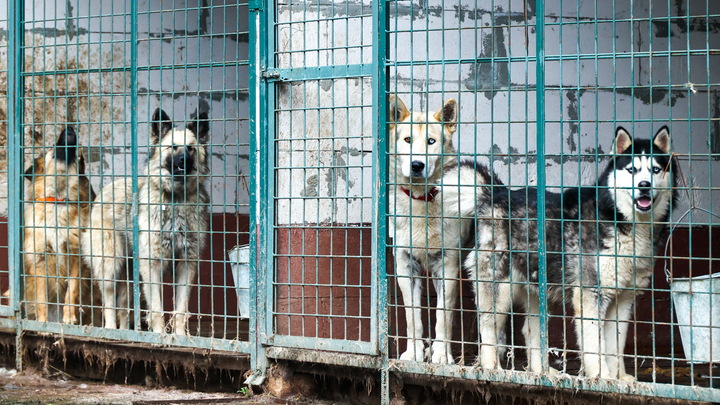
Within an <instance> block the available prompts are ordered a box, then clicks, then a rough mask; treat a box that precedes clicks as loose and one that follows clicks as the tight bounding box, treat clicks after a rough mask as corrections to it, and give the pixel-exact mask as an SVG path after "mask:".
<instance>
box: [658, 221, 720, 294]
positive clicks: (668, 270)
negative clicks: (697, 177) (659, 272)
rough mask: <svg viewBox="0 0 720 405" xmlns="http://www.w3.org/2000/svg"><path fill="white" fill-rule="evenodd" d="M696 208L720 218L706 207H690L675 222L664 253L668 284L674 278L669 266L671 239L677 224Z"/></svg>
mask: <svg viewBox="0 0 720 405" xmlns="http://www.w3.org/2000/svg"><path fill="white" fill-rule="evenodd" d="M695 210H698V211H702V212H704V213H706V214H708V215H711V216H713V217H715V218H718V219H720V215H717V214H715V213H713V212H711V211H708V210H706V209H704V208H700V207H690V208H689V209H688V210H687V211H685V213H684V214H682V216H681V217H680V219H678V220H677V221H676V222H675V223H674V224H673V226H672V227H671V228H670V235H668V238H667V241H665V254H664V257H665V279H666V280H667V282H668V284H670V280H671V279H672V273H671V272H670V269H669V268H668V262H669V261H670V260H669V259H668V246H670V240H671V239H672V235H673V232H674V231H675V228H677V226H678V225H680V223H681V222H682V221H683V219H685V217H686V216H688V215H689V214H690V213H691V212H693V211H695Z"/></svg>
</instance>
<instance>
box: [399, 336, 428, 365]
mask: <svg viewBox="0 0 720 405" xmlns="http://www.w3.org/2000/svg"><path fill="white" fill-rule="evenodd" d="M414 346H415V348H414V350H413V344H412V343H409V342H408V348H407V350H405V352H404V353H403V354H401V355H400V360H404V361H417V362H422V361H425V350H424V347H425V345H424V344H423V342H422V341H421V340H418V341H416V342H415V345H414Z"/></svg>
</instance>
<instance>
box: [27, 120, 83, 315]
mask: <svg viewBox="0 0 720 405" xmlns="http://www.w3.org/2000/svg"><path fill="white" fill-rule="evenodd" d="M25 178H27V179H28V180H29V181H30V182H31V183H32V188H31V189H30V195H29V198H30V199H32V204H29V205H28V206H27V207H26V208H25V215H24V221H25V241H24V242H25V275H26V277H25V301H27V302H28V306H27V314H28V315H29V316H31V317H32V316H33V315H34V316H35V319H36V320H38V321H40V322H47V321H48V303H57V301H58V300H57V299H56V298H55V297H57V296H58V295H60V296H64V301H63V303H64V306H63V316H62V321H63V322H64V323H69V324H76V323H78V321H79V320H80V319H78V309H79V308H80V305H81V304H82V305H91V304H92V302H91V297H90V293H91V281H90V268H89V267H87V266H85V265H84V263H82V261H81V260H80V229H81V228H84V227H86V226H87V225H88V223H89V216H90V203H91V202H92V200H93V199H94V198H95V193H94V192H93V189H92V187H91V186H90V181H89V180H88V178H87V177H85V158H84V157H83V154H82V149H80V148H78V139H77V135H76V133H75V129H73V127H67V128H65V130H64V131H62V133H61V134H60V136H59V137H58V140H57V143H56V144H55V147H54V148H53V149H51V150H50V151H48V152H47V153H45V155H43V156H40V157H38V158H36V159H35V160H34V163H33V165H32V167H30V168H29V169H28V170H27V171H26V172H25ZM81 295H82V297H81ZM82 321H83V323H86V324H89V323H90V322H91V321H92V317H91V316H89V315H87V314H86V316H84V317H83V319H82Z"/></svg>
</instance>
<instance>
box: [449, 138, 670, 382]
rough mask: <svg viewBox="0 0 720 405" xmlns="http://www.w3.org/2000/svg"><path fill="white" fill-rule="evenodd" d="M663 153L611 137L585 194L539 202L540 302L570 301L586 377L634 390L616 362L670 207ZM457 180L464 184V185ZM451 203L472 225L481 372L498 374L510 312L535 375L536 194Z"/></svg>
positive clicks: (506, 193)
mask: <svg viewBox="0 0 720 405" xmlns="http://www.w3.org/2000/svg"><path fill="white" fill-rule="evenodd" d="M670 146H671V139H670V131H669V129H668V128H667V127H663V128H661V129H660V130H659V131H657V133H656V134H655V136H654V137H653V138H652V140H647V139H646V140H633V138H632V137H631V136H630V134H629V133H628V132H627V131H626V130H625V129H623V128H622V127H619V128H618V129H617V131H616V134H615V140H614V142H613V146H612V152H611V154H610V161H609V163H608V165H607V167H606V168H605V170H604V171H603V172H602V173H601V174H600V176H599V177H598V180H597V183H596V185H595V186H589V187H580V188H570V189H567V190H566V191H565V192H564V193H563V194H559V193H552V192H546V193H545V198H546V226H545V234H546V238H545V240H546V251H547V255H546V260H547V262H546V263H547V265H546V269H547V284H548V289H547V297H548V301H549V302H550V303H551V304H563V301H564V299H565V297H566V296H567V297H571V301H572V307H573V311H574V319H575V328H576V332H577V336H578V346H579V348H580V351H581V359H582V372H583V374H584V375H585V376H586V377H590V378H596V377H600V378H617V379H621V380H628V381H632V380H634V377H633V376H631V375H629V374H627V373H626V370H625V365H624V362H623V361H622V356H623V353H624V347H625V340H626V337H627V328H628V325H629V321H630V319H631V316H632V307H633V303H634V300H635V295H636V292H635V291H636V289H638V290H642V289H644V288H647V287H648V286H649V284H650V280H651V277H652V273H653V254H654V253H655V251H656V250H657V249H659V248H660V245H661V244H662V242H663V241H662V234H663V232H664V231H665V230H666V229H667V228H668V225H669V224H668V221H669V220H670V215H671V213H672V209H673V207H674V205H675V203H676V201H677V192H676V189H675V186H676V176H675V166H674V162H673V159H672V157H671V153H670ZM452 175H453V173H448V176H452ZM455 177H459V176H457V175H456V176H455ZM465 178H466V179H467V180H466V182H465V183H463V184H465V185H468V184H470V183H471V179H470V175H469V174H468V175H467V176H465ZM446 194H449V192H448V193H446ZM455 194H457V193H455ZM448 198H450V197H449V196H448ZM455 198H456V200H457V201H456V205H455V206H454V207H457V210H458V211H462V212H459V215H460V216H471V217H475V218H477V222H476V252H474V253H471V254H468V255H467V257H466V258H465V261H464V267H465V269H466V270H467V271H468V273H469V276H470V278H471V280H472V282H473V287H474V291H475V297H476V304H477V308H478V311H479V313H480V315H479V319H480V322H479V328H480V336H481V339H482V345H481V353H480V363H481V366H482V367H483V368H487V369H495V368H500V366H499V362H498V360H499V359H498V351H497V347H496V342H497V339H496V336H498V335H499V334H500V331H501V330H503V327H504V325H505V321H506V319H507V315H508V313H509V312H510V310H511V307H512V305H513V303H514V302H517V303H522V304H524V305H525V307H526V312H527V316H526V320H525V325H524V327H523V334H524V337H525V342H526V343H525V344H526V345H527V347H528V350H529V353H528V363H529V364H528V368H529V370H530V371H532V372H541V371H542V364H541V362H542V353H541V352H540V330H539V329H540V327H539V298H538V294H539V290H538V284H537V283H538V281H539V280H538V277H539V276H538V260H539V259H538V255H537V253H532V252H537V249H538V233H537V226H538V223H537V198H538V197H537V189H535V188H522V189H516V190H509V189H507V188H502V187H497V188H494V187H483V188H479V191H478V192H477V193H476V196H472V195H470V193H465V194H464V195H459V196H458V195H455ZM550 371H551V372H554V369H551V370H550Z"/></svg>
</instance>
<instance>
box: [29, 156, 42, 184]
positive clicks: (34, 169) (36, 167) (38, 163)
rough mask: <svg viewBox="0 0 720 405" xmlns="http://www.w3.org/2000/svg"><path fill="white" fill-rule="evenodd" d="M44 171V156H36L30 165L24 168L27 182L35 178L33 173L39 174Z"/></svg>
mask: <svg viewBox="0 0 720 405" xmlns="http://www.w3.org/2000/svg"><path fill="white" fill-rule="evenodd" d="M44 172H45V157H43V156H42V155H41V156H38V157H36V158H35V159H34V160H33V164H32V166H30V167H29V168H28V169H27V170H25V178H26V179H27V180H28V181H29V182H31V183H32V182H33V181H34V180H35V179H34V178H33V177H34V175H41V174H43V173H44Z"/></svg>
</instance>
